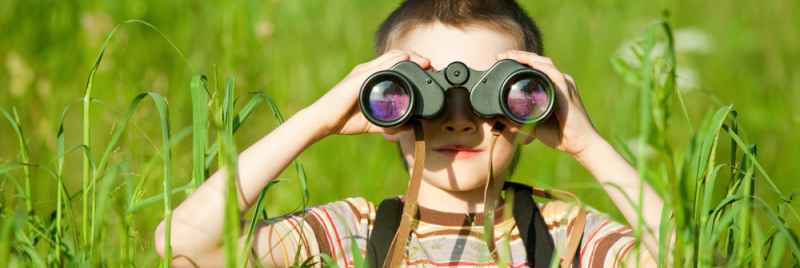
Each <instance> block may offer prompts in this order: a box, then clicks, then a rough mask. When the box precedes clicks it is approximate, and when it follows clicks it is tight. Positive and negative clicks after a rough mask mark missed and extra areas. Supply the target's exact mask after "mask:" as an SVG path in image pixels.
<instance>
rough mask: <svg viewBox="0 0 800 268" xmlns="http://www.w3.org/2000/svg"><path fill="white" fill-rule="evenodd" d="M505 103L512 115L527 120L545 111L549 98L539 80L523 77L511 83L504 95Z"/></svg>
mask: <svg viewBox="0 0 800 268" xmlns="http://www.w3.org/2000/svg"><path fill="white" fill-rule="evenodd" d="M506 104H507V105H508V109H509V110H510V111H511V113H512V114H513V116H514V117H516V118H518V119H521V120H522V121H527V120H530V119H533V118H538V117H540V116H542V114H544V113H545V112H547V105H548V104H549V98H548V96H547V91H546V90H545V87H544V85H543V84H542V83H540V81H538V80H536V79H530V78H523V79H520V80H517V81H516V82H514V83H513V84H511V87H510V88H509V91H508V94H507V95H506Z"/></svg>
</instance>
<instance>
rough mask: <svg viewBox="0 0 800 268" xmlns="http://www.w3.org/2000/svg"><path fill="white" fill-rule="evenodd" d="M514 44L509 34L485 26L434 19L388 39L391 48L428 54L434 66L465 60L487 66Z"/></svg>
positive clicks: (515, 43)
mask: <svg viewBox="0 0 800 268" xmlns="http://www.w3.org/2000/svg"><path fill="white" fill-rule="evenodd" d="M517 44H518V41H517V40H516V39H515V38H513V36H511V35H510V34H508V33H505V32H502V31H497V30H495V29H492V28H491V27H488V26H483V25H480V24H471V25H466V26H464V27H454V26H449V25H444V24H442V23H440V22H433V23H428V24H422V25H417V26H414V28H412V29H410V30H409V31H407V32H406V33H405V34H403V35H402V36H400V37H399V38H398V39H397V40H394V41H393V42H391V47H390V48H391V49H402V50H408V51H414V52H416V53H417V54H420V55H421V56H423V57H425V58H428V59H429V60H430V61H431V65H432V66H433V68H434V69H436V70H441V69H443V68H444V67H446V66H447V64H449V63H451V62H454V61H461V62H464V63H465V64H467V66H469V67H470V68H472V69H476V70H486V69H489V67H491V66H492V64H494V63H495V62H496V61H497V60H496V58H495V56H497V54H500V53H502V52H505V51H507V50H509V49H519V48H518V45H517Z"/></svg>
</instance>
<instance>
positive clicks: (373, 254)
mask: <svg viewBox="0 0 800 268" xmlns="http://www.w3.org/2000/svg"><path fill="white" fill-rule="evenodd" d="M402 211H403V201H402V200H400V198H399V197H395V198H387V199H384V200H383V201H382V202H381V204H380V205H378V211H377V212H376V213H375V222H374V223H373V226H372V231H371V232H370V233H369V238H367V263H368V264H369V266H368V267H372V268H376V267H382V266H383V262H384V260H386V254H387V253H389V247H390V246H391V244H392V239H393V238H394V234H395V233H396V232H397V228H398V227H399V226H400V215H401V213H402Z"/></svg>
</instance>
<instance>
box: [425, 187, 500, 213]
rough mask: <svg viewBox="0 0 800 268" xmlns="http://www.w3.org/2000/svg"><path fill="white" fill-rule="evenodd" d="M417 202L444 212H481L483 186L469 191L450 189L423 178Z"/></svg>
mask: <svg viewBox="0 0 800 268" xmlns="http://www.w3.org/2000/svg"><path fill="white" fill-rule="evenodd" d="M501 203H502V201H501ZM417 204H419V205H420V206H423V207H425V208H429V209H433V210H438V211H443V212H453V213H481V212H483V207H484V203H483V187H478V188H475V189H472V190H468V191H448V190H445V189H442V188H439V187H437V186H435V185H432V184H430V183H428V182H427V181H426V180H425V179H422V181H421V182H420V187H419V198H418V200H417Z"/></svg>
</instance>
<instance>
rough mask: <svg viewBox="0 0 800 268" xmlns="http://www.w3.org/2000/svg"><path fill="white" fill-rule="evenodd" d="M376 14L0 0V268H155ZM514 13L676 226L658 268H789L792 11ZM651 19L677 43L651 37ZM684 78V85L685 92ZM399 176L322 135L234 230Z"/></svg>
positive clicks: (545, 9) (612, 8)
mask: <svg viewBox="0 0 800 268" xmlns="http://www.w3.org/2000/svg"><path fill="white" fill-rule="evenodd" d="M394 4H395V3H394V2H383V1H381V2H374V1H355V2H348V3H333V2H331V3H328V2H308V3H306V2H302V1H269V2H263V3H262V2H258V1H251V2H243V3H239V4H233V3H220V4H217V5H214V6H206V5H202V4H197V3H194V2H180V1H179V2H165V3H162V2H157V1H138V2H130V3H117V2H88V3H82V4H72V3H66V2H55V3H39V2H24V1H23V2H20V1H6V2H3V3H0V28H2V29H4V35H2V36H0V63H2V65H3V66H4V68H0V92H2V93H0V109H2V114H3V116H2V117H3V119H0V148H3V150H2V151H0V189H2V190H1V193H2V196H0V266H9V267H14V266H32V265H33V266H58V264H63V265H65V266H78V265H82V266H96V265H100V264H102V265H107V266H134V265H135V266H145V267H152V266H155V265H158V264H159V263H161V264H166V263H165V262H163V261H162V260H160V259H159V258H158V256H157V255H156V254H155V251H154V249H153V245H152V244H153V243H152V234H153V229H154V228H155V226H156V225H157V223H158V222H159V221H161V220H162V219H169V218H170V215H171V213H172V211H171V210H172V208H173V207H174V206H176V205H177V204H178V203H179V202H180V200H182V198H184V197H185V196H186V194H187V193H190V192H191V191H192V190H193V189H194V188H196V187H197V185H199V183H201V182H202V180H204V179H205V177H206V176H208V175H209V174H210V173H209V172H211V171H214V170H216V169H217V168H220V167H223V166H227V167H231V166H233V165H235V160H236V158H235V155H236V152H237V150H240V149H242V148H243V147H244V146H246V145H248V144H250V143H252V142H253V141H255V140H256V139H257V138H259V137H261V136H263V135H265V134H266V133H267V132H268V131H269V130H270V129H272V128H273V127H275V126H276V125H277V124H279V123H280V122H282V121H283V119H284V116H283V114H282V113H281V110H282V111H283V112H285V113H286V114H292V113H294V112H295V111H297V110H299V109H301V108H302V107H304V106H305V105H308V104H310V103H311V102H313V101H314V100H315V99H316V98H317V97H319V96H321V95H322V93H324V91H325V90H327V89H328V88H330V87H331V86H333V85H334V84H335V83H336V82H338V81H339V80H340V79H341V78H342V77H344V75H345V74H346V73H347V72H349V70H350V68H352V66H354V65H356V64H358V63H360V62H363V61H366V60H368V59H369V58H371V57H372V45H371V41H372V36H371V34H372V32H374V31H375V29H376V28H377V24H378V23H379V21H380V20H381V19H383V18H384V17H385V16H386V15H387V14H388V12H389V11H390V10H391V8H392V7H393V5H394ZM523 6H525V8H526V9H527V10H528V11H529V12H530V13H531V15H532V17H534V18H535V19H536V20H537V22H538V23H539V26H541V27H542V30H543V32H544V34H545V47H546V51H547V54H548V56H550V57H552V58H553V59H554V60H555V62H556V63H557V65H558V66H559V67H560V68H561V69H562V70H563V71H565V72H567V73H569V74H571V75H572V76H573V77H575V78H576V80H577V82H578V86H579V89H580V90H581V95H582V97H583V99H584V103H585V104H586V106H587V109H588V111H589V113H590V115H591V117H592V119H593V121H594V123H595V124H596V125H597V126H598V128H599V129H600V132H601V133H602V134H603V135H604V136H605V137H607V138H609V139H610V140H612V141H614V144H615V146H617V148H618V149H619V150H620V151H621V152H623V153H624V154H625V155H626V158H627V159H629V161H631V163H633V164H634V166H635V167H636V168H637V169H638V170H639V171H640V172H641V173H642V174H643V177H644V178H645V179H646V180H647V181H648V183H650V184H651V185H652V186H653V187H654V188H655V189H656V191H657V192H658V193H659V194H660V195H661V196H663V197H664V199H665V203H666V206H667V207H668V208H670V209H672V211H673V212H674V217H673V218H671V219H670V218H665V219H664V223H667V224H663V226H664V228H662V230H651V231H653V232H658V234H660V235H662V236H663V235H665V234H666V233H667V229H666V227H668V226H671V227H672V228H675V230H677V232H678V241H679V243H677V246H676V248H675V249H674V251H673V252H672V254H673V256H675V257H677V258H679V259H680V260H681V261H679V262H676V263H675V264H676V265H680V266H695V265H697V266H708V265H710V264H719V265H727V266H758V267H760V266H766V267H775V266H791V265H797V260H798V258H799V257H800V248H798V240H797V237H796V235H795V234H796V233H797V232H798V231H799V230H800V226H799V225H800V224H798V223H799V222H800V215H798V212H797V209H798V205H797V201H794V199H795V193H796V192H797V190H796V189H800V183H798V182H797V180H796V179H795V178H796V176H797V174H800V166H798V165H796V163H797V161H798V159H800V143H798V142H797V135H796V134H795V133H794V132H796V131H795V130H796V129H798V127H800V110H798V108H796V105H795V104H796V103H800V91H798V88H800V68H798V66H799V65H798V64H797V63H796V62H797V61H800V54H799V53H798V52H797V50H796V48H797V47H798V46H800V32H798V31H797V30H796V27H795V26H794V25H799V24H800V14H798V10H800V4H798V3H797V2H794V1H761V2H758V3H737V4H730V3H725V4H720V3H704V2H701V1H675V2H667V1H656V2H648V3H646V4H645V3H625V4H622V3H616V2H613V1H594V2H586V1H567V2H552V3H538V2H536V3H532V2H531V3H529V2H524V3H523ZM664 9H668V10H670V11H671V12H672V14H671V15H670V17H669V21H670V22H671V24H669V26H672V27H674V28H668V27H666V26H668V24H661V23H655V24H652V23H650V22H651V21H653V20H654V19H657V18H659V16H660V13H661V12H662V10H664ZM132 18H137V19H142V20H144V21H146V22H147V23H144V22H143V21H129V19H132ZM150 23H152V24H150ZM115 25H122V26H121V27H119V28H117V27H115ZM153 25H154V26H155V27H153ZM698 32H699V33H700V36H701V37H703V36H705V38H708V39H709V40H710V41H708V42H707V43H705V45H706V46H709V47H710V48H707V49H706V50H704V49H702V46H701V48H699V49H698V48H695V49H691V45H692V43H691V40H693V39H692V38H688V39H687V38H686V36H689V37H692V33H694V34H695V39H697V38H696V37H697V36H696V35H697V33H698ZM109 33H113V34H109ZM701 39H702V38H701ZM686 40H690V41H686ZM695 41H696V40H695ZM687 42H688V43H687ZM623 44H633V46H623ZM702 44H703V43H702V42H701V45H702ZM623 47H624V48H634V49H635V50H636V51H637V53H634V54H633V55H634V58H633V61H632V60H631V58H630V56H620V55H621V54H620V51H621V50H622V49H621V48H623ZM178 48H180V49H178ZM673 48H674V49H675V50H674V53H673ZM176 51H177V52H176ZM98 52H99V54H98ZM622 54H624V53H622ZM646 55H654V56H652V57H650V56H646ZM609 60H610V61H609ZM632 63H635V64H632ZM681 68H684V69H681ZM686 69H688V70H691V72H689V73H693V74H694V77H696V78H697V80H696V85H695V86H694V87H692V88H681V81H682V80H681V79H682V78H685V77H690V76H691V75H687V74H686V72H682V70H686ZM218 73H220V74H224V75H218ZM201 74H209V75H210V76H209V77H210V79H207V78H206V77H205V76H203V75H201ZM682 75H683V76H682ZM224 77H235V78H236V80H235V81H236V82H235V83H234V82H233V80H230V82H224V81H225V79H224ZM237 96H238V97H237ZM146 99H149V100H146ZM142 101H145V102H144V103H148V104H145V105H140V104H143V103H142ZM150 101H152V102H150ZM149 103H153V104H154V105H152V106H151V105H149ZM189 137H191V139H189ZM523 154H524V155H523V158H522V159H523V160H522V161H521V162H520V167H519V168H518V169H517V173H516V175H515V178H514V179H515V180H517V181H523V182H526V183H531V184H535V185H538V186H543V187H547V188H558V189H566V190H570V191H573V192H576V193H577V194H578V196H579V197H581V198H582V199H583V201H584V203H590V204H593V205H594V206H595V207H596V208H598V209H599V210H601V211H606V212H608V213H610V214H611V215H612V216H614V217H616V218H617V219H618V220H622V218H621V217H620V216H619V213H618V212H617V211H616V209H615V208H614V207H613V205H612V204H611V203H610V201H609V200H608V198H606V197H605V195H603V194H600V193H602V191H603V190H602V189H601V188H600V186H599V185H597V184H596V183H594V181H593V179H592V178H591V177H590V176H589V174H588V173H587V172H586V171H584V170H583V169H582V168H581V167H580V166H578V164H577V163H575V161H573V160H571V159H570V158H569V157H568V156H565V155H562V154H559V153H556V152H554V151H552V150H550V149H547V148H546V147H544V146H543V145H541V144H532V146H527V147H526V148H525V149H524V150H523ZM333 156H335V157H333ZM400 161H401V160H400V159H399V158H398V157H397V154H396V152H395V148H394V146H392V145H391V144H389V143H387V142H384V141H383V140H382V139H381V138H380V137H378V136H360V137H357V138H355V137H331V138H327V139H325V140H323V141H321V142H319V143H317V144H315V145H314V146H312V147H310V148H309V149H308V150H307V151H306V152H304V153H303V155H302V156H301V157H300V158H299V159H298V161H295V162H294V164H293V168H290V169H287V171H286V172H284V174H282V175H281V176H280V178H281V179H280V180H279V181H280V182H279V183H275V184H270V187H268V189H265V191H263V192H262V193H261V195H260V196H259V199H258V201H257V203H256V208H254V209H253V210H252V211H251V212H250V213H249V214H247V215H246V216H247V218H250V219H254V220H255V221H258V220H261V219H266V218H268V216H269V215H281V214H284V213H287V212H291V211H296V210H298V209H302V208H304V207H307V206H312V205H317V204H321V203H325V202H330V201H334V200H340V199H342V198H344V197H347V196H356V195H360V196H364V197H366V198H367V199H369V200H371V201H373V202H377V201H379V200H380V199H382V198H384V197H387V196H391V195H394V194H399V193H400V192H401V190H400V189H404V186H405V179H406V178H405V176H407V175H406V174H405V172H404V171H403V170H402V164H401V163H400ZM301 163H302V164H301ZM356 165H357V167H358V168H355V167H356ZM342 167H345V168H342ZM231 174H232V173H231ZM229 181H230V180H229ZM229 186H232V185H229ZM228 190H229V191H228V198H229V199H228V200H236V199H235V198H236V196H235V194H236V191H235V188H234V187H229V188H228ZM630 198H631V200H636V199H637V198H639V197H636V196H632V197H630ZM229 205H230V207H229V208H228V209H227V210H226V211H227V212H226V215H227V216H226V217H227V218H226V223H227V224H226V227H225V228H226V238H225V239H226V240H231V239H233V238H235V237H238V236H239V235H240V234H242V233H245V232H246V234H247V236H248V239H247V243H246V245H247V247H249V245H251V243H252V234H253V231H254V229H252V228H246V229H239V228H240V226H239V224H238V220H239V219H238V215H234V214H233V213H231V212H232V211H234V208H235V206H234V205H235V203H233V202H231V203H229ZM235 216H236V217H235ZM234 220H235V221H234ZM167 226H169V225H167ZM247 227H249V226H247ZM646 231H647V230H636V233H637V234H639V235H641V234H642V233H643V232H646ZM167 233H169V232H167ZM166 239H167V241H168V240H169V239H170V238H166ZM228 244H229V245H233V244H232V243H228ZM247 247H245V248H235V247H229V248H227V249H226V260H227V261H228V263H229V264H231V265H232V266H241V265H242V264H243V261H242V260H244V257H243V256H245V255H246V254H248V252H249V251H248V250H247ZM661 248H662V250H661V252H660V253H662V255H660V256H659V259H661V263H662V264H663V263H665V261H664V260H663V259H664V258H665V257H666V254H665V253H666V251H665V250H663V248H665V245H663V244H662V245H661ZM167 252H168V251H167ZM639 252H641V250H639ZM711 252H713V254H710V253H711ZM167 255H168V254H167ZM301 261H302V260H301Z"/></svg>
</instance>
